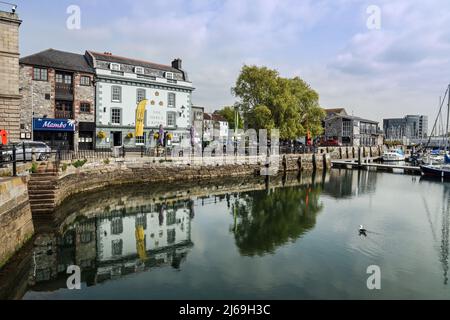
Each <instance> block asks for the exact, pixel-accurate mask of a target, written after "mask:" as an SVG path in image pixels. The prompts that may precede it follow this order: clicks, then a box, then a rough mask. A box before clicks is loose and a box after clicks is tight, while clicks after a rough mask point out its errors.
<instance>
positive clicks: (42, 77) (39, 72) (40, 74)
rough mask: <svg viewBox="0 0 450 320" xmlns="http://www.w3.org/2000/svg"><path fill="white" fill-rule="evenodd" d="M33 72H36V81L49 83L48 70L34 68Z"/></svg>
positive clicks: (34, 76)
mask: <svg viewBox="0 0 450 320" xmlns="http://www.w3.org/2000/svg"><path fill="white" fill-rule="evenodd" d="M33 71H34V72H33V79H34V80H39V81H47V79H48V73H47V69H43V68H34V70H33Z"/></svg>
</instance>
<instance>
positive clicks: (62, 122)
mask: <svg viewBox="0 0 450 320" xmlns="http://www.w3.org/2000/svg"><path fill="white" fill-rule="evenodd" d="M33 130H36V131H60V132H61V131H65V132H67V131H69V132H74V131H75V120H71V119H49V118H35V119H33Z"/></svg>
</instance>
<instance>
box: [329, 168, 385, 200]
mask: <svg viewBox="0 0 450 320" xmlns="http://www.w3.org/2000/svg"><path fill="white" fill-rule="evenodd" d="M376 184H377V172H376V171H372V170H347V169H335V170H331V172H330V179H329V182H328V183H327V184H326V185H325V188H324V193H325V194H328V195H330V196H332V197H334V198H339V199H340V198H351V197H355V196H358V195H361V194H366V193H374V192H375V188H376Z"/></svg>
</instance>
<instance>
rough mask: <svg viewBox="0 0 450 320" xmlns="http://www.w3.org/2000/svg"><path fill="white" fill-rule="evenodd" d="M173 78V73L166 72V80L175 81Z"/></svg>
mask: <svg viewBox="0 0 450 320" xmlns="http://www.w3.org/2000/svg"><path fill="white" fill-rule="evenodd" d="M173 78H174V76H173V72H166V79H170V80H173Z"/></svg>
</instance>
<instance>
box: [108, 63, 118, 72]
mask: <svg viewBox="0 0 450 320" xmlns="http://www.w3.org/2000/svg"><path fill="white" fill-rule="evenodd" d="M109 68H110V69H111V70H113V71H120V64H118V63H111V64H110V66H109Z"/></svg>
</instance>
